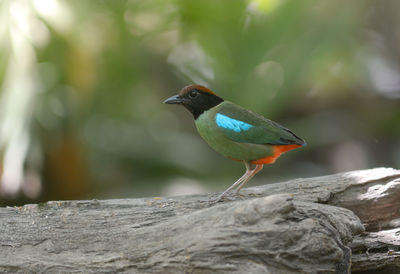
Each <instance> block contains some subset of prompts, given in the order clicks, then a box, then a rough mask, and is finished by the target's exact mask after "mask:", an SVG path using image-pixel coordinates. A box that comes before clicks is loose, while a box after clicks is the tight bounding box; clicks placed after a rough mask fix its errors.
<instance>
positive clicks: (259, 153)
mask: <svg viewBox="0 0 400 274" xmlns="http://www.w3.org/2000/svg"><path fill="white" fill-rule="evenodd" d="M164 103H166V104H178V105H183V106H184V107H185V108H186V109H188V110H189V111H190V112H191V113H192V114H193V117H194V119H195V124H196V127H197V130H198V132H199V133H200V136H201V137H203V139H204V140H205V141H206V142H207V143H208V145H209V146H210V147H212V148H213V149H214V150H215V151H217V152H219V153H220V154H222V155H224V156H226V157H228V158H231V159H233V160H236V161H240V162H243V163H244V164H245V166H246V173H245V174H244V175H243V176H242V177H240V178H239V179H238V180H237V181H236V182H235V183H234V184H233V185H231V186H230V187H229V188H228V189H227V190H225V191H224V192H223V193H222V194H221V195H220V196H219V197H218V199H217V201H218V200H220V199H221V198H222V197H224V196H225V195H226V193H228V192H229V191H230V190H231V189H233V188H235V187H237V193H238V192H239V191H240V189H241V188H242V187H243V186H244V185H245V184H246V183H247V182H248V181H249V180H250V179H251V178H252V177H253V176H254V175H255V174H256V173H257V172H259V171H260V170H261V169H262V168H263V165H264V164H272V163H274V162H275V161H276V159H277V158H278V157H279V156H280V155H281V154H282V153H284V152H286V151H289V150H292V149H295V148H298V147H301V146H305V145H306V143H305V142H304V140H303V139H301V138H300V137H298V136H296V135H295V134H294V133H293V132H291V131H290V130H289V129H287V128H285V127H283V126H281V125H279V124H278V123H275V122H273V121H271V120H268V119H267V118H265V117H263V116H261V115H259V114H256V113H254V112H251V111H250V110H247V109H245V108H243V107H240V106H238V105H236V104H234V103H231V102H229V101H224V100H223V99H222V98H220V97H218V96H217V95H216V94H215V93H214V92H212V91H211V90H210V89H208V88H206V87H204V86H200V85H190V86H186V87H184V88H183V89H182V90H181V91H180V92H179V94H178V95H175V96H172V97H170V98H168V99H167V100H165V101H164ZM252 165H255V168H254V169H252Z"/></svg>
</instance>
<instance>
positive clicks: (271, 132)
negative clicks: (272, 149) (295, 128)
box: [215, 101, 305, 145]
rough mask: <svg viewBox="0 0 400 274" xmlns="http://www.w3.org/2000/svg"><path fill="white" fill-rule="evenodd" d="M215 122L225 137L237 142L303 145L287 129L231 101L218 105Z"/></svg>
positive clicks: (302, 141)
mask: <svg viewBox="0 0 400 274" xmlns="http://www.w3.org/2000/svg"><path fill="white" fill-rule="evenodd" d="M215 122H216V124H217V127H218V130H219V131H220V132H221V133H222V134H223V135H224V136H225V137H227V138H228V139H230V140H232V141H235V142H238V143H251V144H270V145H290V144H298V145H305V142H304V140H302V139H301V138H300V137H298V136H296V135H295V134H294V133H293V132H291V131H290V130H289V129H287V128H285V127H283V126H281V125H279V124H278V123H275V122H273V121H271V120H268V119H267V118H265V117H263V116H261V115H258V114H256V113H254V112H251V111H249V110H247V109H244V108H242V107H240V106H238V105H235V104H233V103H231V102H227V101H225V102H223V103H221V104H220V105H218V107H217V109H216V115H215Z"/></svg>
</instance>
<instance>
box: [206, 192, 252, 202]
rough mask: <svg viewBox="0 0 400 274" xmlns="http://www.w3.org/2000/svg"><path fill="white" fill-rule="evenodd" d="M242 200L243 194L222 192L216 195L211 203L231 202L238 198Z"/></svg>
mask: <svg viewBox="0 0 400 274" xmlns="http://www.w3.org/2000/svg"><path fill="white" fill-rule="evenodd" d="M238 198H239V199H240V200H242V199H243V198H244V196H243V195H241V194H238V193H235V194H230V193H223V194H221V195H220V196H218V197H217V198H216V199H214V200H213V201H212V203H215V204H216V203H219V202H233V201H236V200H238Z"/></svg>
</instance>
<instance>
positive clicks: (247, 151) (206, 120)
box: [195, 101, 304, 161]
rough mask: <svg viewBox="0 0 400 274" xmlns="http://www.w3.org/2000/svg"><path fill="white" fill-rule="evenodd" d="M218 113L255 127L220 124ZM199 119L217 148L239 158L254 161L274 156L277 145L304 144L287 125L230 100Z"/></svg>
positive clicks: (202, 130)
mask: <svg viewBox="0 0 400 274" xmlns="http://www.w3.org/2000/svg"><path fill="white" fill-rule="evenodd" d="M217 113H219V114H223V115H225V116H228V117H230V118H232V119H235V120H238V121H241V122H244V123H246V124H249V125H251V127H250V128H249V129H248V130H240V131H234V130H231V129H228V128H224V127H220V126H218V125H217V123H216V115H217ZM195 123H196V127H197V130H198V131H199V134H200V135H201V136H202V137H203V139H204V140H205V141H206V142H207V143H208V144H209V145H210V146H211V147H212V148H213V149H214V150H216V151H217V152H219V153H221V154H222V155H224V156H226V157H229V158H233V159H237V160H245V161H253V160H257V159H260V158H264V157H267V156H271V155H273V146H274V145H288V144H299V145H303V144H304V141H303V140H301V139H300V138H298V137H297V136H296V135H295V134H294V133H292V132H291V131H290V130H288V129H287V128H285V127H283V126H281V125H279V124H277V123H275V122H273V121H271V120H268V119H266V118H264V117H262V116H261V115H258V114H256V113H254V112H251V111H249V110H246V109H244V108H242V107H240V106H238V105H236V104H233V103H231V102H229V101H224V102H222V103H220V104H218V105H217V106H215V107H213V108H211V109H209V110H207V111H205V112H204V113H203V114H201V115H200V116H199V117H198V118H197V119H196V122H195Z"/></svg>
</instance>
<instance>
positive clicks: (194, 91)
mask: <svg viewBox="0 0 400 274" xmlns="http://www.w3.org/2000/svg"><path fill="white" fill-rule="evenodd" d="M197 95H198V92H197V90H192V91H191V92H189V97H190V98H196V97H197Z"/></svg>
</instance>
